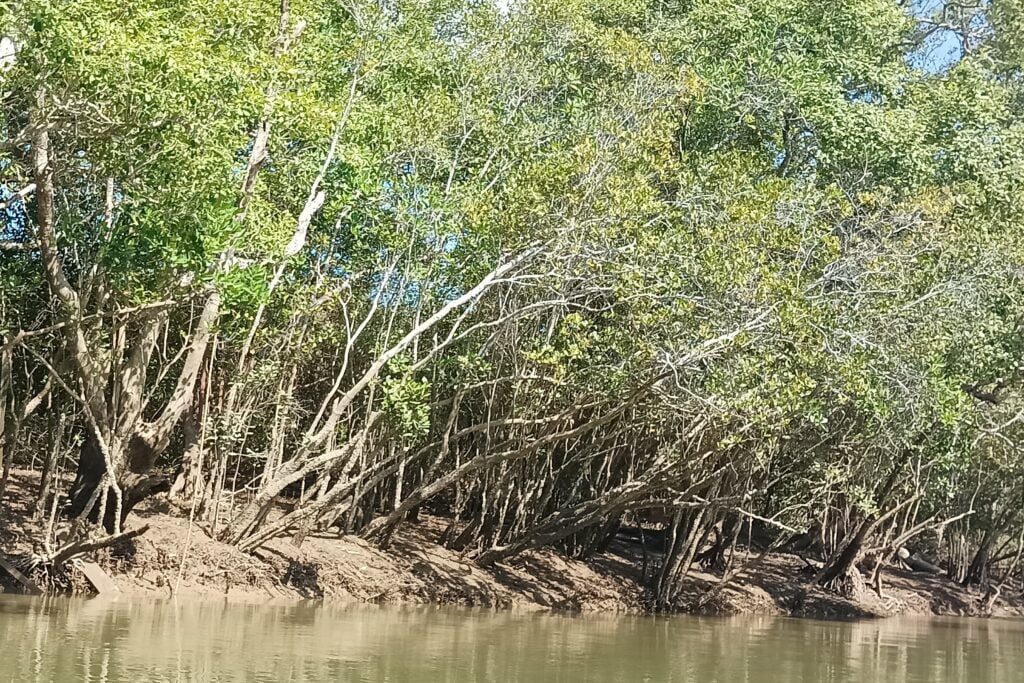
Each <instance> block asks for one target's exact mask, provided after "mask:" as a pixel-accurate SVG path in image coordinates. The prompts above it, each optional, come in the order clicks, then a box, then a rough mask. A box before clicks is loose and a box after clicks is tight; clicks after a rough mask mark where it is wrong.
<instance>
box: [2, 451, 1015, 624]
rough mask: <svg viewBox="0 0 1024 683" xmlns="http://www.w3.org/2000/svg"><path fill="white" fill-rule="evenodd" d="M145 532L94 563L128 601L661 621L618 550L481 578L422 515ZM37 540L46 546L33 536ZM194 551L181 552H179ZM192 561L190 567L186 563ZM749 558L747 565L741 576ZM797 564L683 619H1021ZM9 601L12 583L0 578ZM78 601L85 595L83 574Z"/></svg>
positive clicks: (688, 595) (26, 548)
mask: <svg viewBox="0 0 1024 683" xmlns="http://www.w3.org/2000/svg"><path fill="white" fill-rule="evenodd" d="M33 478H34V477H33V476H32V475H31V473H28V472H24V471H15V472H13V473H12V485H11V487H10V489H9V495H10V499H9V501H8V503H9V506H10V507H9V508H8V510H9V511H10V512H11V513H12V514H11V515H10V517H5V518H4V519H2V520H0V552H2V553H3V554H4V555H6V556H17V555H19V554H27V553H29V552H31V550H32V548H31V545H30V544H31V539H32V538H33V534H36V533H38V532H39V528H40V524H39V523H36V522H34V521H33V520H32V519H31V516H30V514H29V510H28V501H29V500H30V499H31V497H30V495H29V491H30V490H31V487H32V484H33V483H34V482H33V481H32V480H33ZM144 524H148V525H149V527H150V528H149V530H148V531H147V532H146V533H145V534H143V535H142V536H140V537H138V538H136V539H134V540H131V541H127V542H125V543H123V544H121V545H118V546H115V547H112V548H108V549H105V550H102V551H99V552H98V553H96V557H95V561H96V562H97V563H98V564H99V565H100V566H101V567H103V569H104V570H106V572H107V573H108V574H109V576H110V577H111V579H112V580H113V582H114V583H115V584H116V586H117V588H118V590H119V591H120V593H121V594H122V595H125V596H128V597H151V598H165V599H166V598H179V597H180V598H186V599H209V598H218V599H224V598H226V599H228V600H229V601H242V602H247V603H253V602H256V603H259V602H273V603H275V604H289V603H293V602H298V601H302V600H322V601H324V602H325V603H332V604H338V603H388V604H418V605H432V604H434V605H455V606H461V607H483V608H490V609H515V610H525V611H559V612H577V613H621V614H646V613H651V610H650V609H648V607H647V603H646V601H645V589H644V586H643V581H642V566H643V551H642V548H641V547H640V545H639V544H638V543H636V542H635V541H631V540H630V539H628V538H626V537H622V536H620V537H619V538H617V539H616V540H615V541H614V542H613V543H612V544H611V545H610V547H609V548H608V550H607V551H605V552H603V553H599V554H596V555H594V556H593V557H591V558H589V559H587V560H575V559H570V558H566V557H564V556H562V555H561V554H559V553H558V552H556V551H555V550H553V549H550V548H545V549H539V550H533V551H528V552H525V553H523V554H522V555H520V556H517V557H516V558H513V559H512V560H510V561H508V562H502V563H498V564H497V565H495V566H494V567H493V568H489V569H483V568H481V567H479V566H477V565H476V564H474V563H473V562H472V561H471V560H469V559H466V558H464V557H461V556H460V554H459V553H457V552H455V551H452V550H450V549H448V548H445V547H444V546H441V545H438V544H437V542H436V541H437V539H438V538H439V537H440V535H441V533H442V531H443V529H444V527H445V526H446V524H447V522H446V520H444V519H442V518H439V517H433V516H430V515H422V517H421V520H420V521H419V522H417V523H407V524H403V525H402V527H401V528H400V529H399V531H398V533H396V535H395V537H394V540H393V542H392V545H391V546H390V547H389V548H388V549H387V550H380V549H379V548H377V547H375V546H373V545H372V544H370V543H368V542H366V541H364V540H362V539H360V538H358V537H354V536H339V535H338V534H337V533H327V534H311V535H310V536H309V537H307V539H306V540H305V542H304V543H303V544H302V545H301V547H296V546H295V545H294V544H293V543H292V541H291V539H289V538H279V539H274V540H273V541H271V542H269V543H268V544H266V545H265V546H264V547H263V548H261V549H259V550H258V551H256V552H255V553H253V554H247V553H243V552H241V551H239V550H237V549H236V548H234V547H231V546H228V545H225V544H223V543H220V542H219V541H217V540H215V539H212V538H210V537H209V536H208V535H207V533H206V531H205V530H204V529H203V528H202V526H201V525H199V524H194V525H192V528H191V531H190V530H189V523H188V519H187V515H186V517H185V518H182V517H180V516H177V515H175V514H173V512H172V511H171V510H170V509H169V506H168V505H167V503H166V501H162V500H160V499H157V500H155V501H153V502H151V503H150V504H148V505H146V506H144V507H142V509H140V510H139V512H138V513H133V514H132V515H131V516H130V517H129V520H128V524H127V526H128V527H129V528H137V527H139V526H142V525H144ZM36 537H38V536H36ZM183 551H185V552H183ZM182 560H184V561H182ZM743 561H744V558H743V557H742V556H741V557H739V558H738V559H737V562H739V563H742V562H743ZM805 573H806V571H805V565H804V563H803V561H802V560H801V559H799V558H798V557H797V556H796V555H790V554H786V553H775V554H772V555H769V556H767V557H766V558H765V560H764V561H763V562H762V563H761V564H759V565H758V566H757V567H756V568H754V569H753V570H752V571H751V572H750V574H749V575H746V576H744V577H743V578H741V579H739V580H737V582H736V583H735V584H732V585H730V586H729V587H727V588H726V589H724V590H723V591H721V593H720V594H719V595H718V596H716V598H715V599H713V600H712V601H710V602H709V603H708V604H707V605H705V606H704V608H703V609H701V610H698V611H692V610H686V609H680V610H679V613H689V614H697V615H703V616H710V615H715V616H738V615H774V616H788V617H799V618H810V619H826V620H836V619H858V618H885V617H893V616H897V615H907V616H951V617H957V616H961V617H979V616H993V617H1024V599H1022V597H1024V596H1020V595H1018V594H1017V593H1015V592H1011V591H1007V590H1004V591H1003V593H1004V595H1003V596H1002V597H1001V598H1000V599H999V600H998V601H997V602H996V605H995V607H994V609H993V612H992V614H991V615H987V614H983V613H982V612H981V597H982V596H981V593H980V592H979V591H977V590H976V589H968V588H964V587H962V586H959V585H957V584H955V583H953V582H951V581H949V580H947V579H946V578H945V577H944V576H941V575H928V574H921V573H915V572H911V571H907V570H903V569H897V568H887V569H886V570H885V575H884V577H885V579H884V589H883V595H884V596H885V599H884V600H883V599H880V598H879V597H878V596H877V595H876V594H875V593H874V592H873V591H870V590H869V591H866V593H865V596H864V599H863V600H861V601H859V602H854V601H851V600H847V599H845V598H842V597H840V596H837V595H834V594H831V593H828V592H825V591H823V590H820V589H817V588H814V587H811V586H809V585H808V584H807V577H806V576H805ZM718 580H719V577H718V576H716V575H713V574H710V573H706V572H704V571H700V570H698V571H692V572H691V574H690V575H689V577H688V579H687V581H686V585H685V590H684V593H683V595H682V596H681V599H680V604H681V606H685V605H688V604H692V603H693V602H694V601H696V599H697V598H698V597H699V596H700V595H701V594H703V593H704V592H705V591H706V590H707V589H709V588H711V587H712V586H714V585H715V584H716V583H717V582H718ZM0 587H2V588H3V590H4V592H11V591H12V588H15V587H16V584H15V582H14V581H13V580H12V579H10V577H9V576H7V574H6V572H2V571H0ZM71 588H72V589H73V590H74V591H75V592H79V593H85V592H88V590H89V588H90V587H89V585H88V583H87V582H86V581H85V579H84V577H82V576H81V575H80V572H79V571H77V570H75V571H73V572H72V576H71Z"/></svg>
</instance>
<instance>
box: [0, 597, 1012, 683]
mask: <svg viewBox="0 0 1024 683" xmlns="http://www.w3.org/2000/svg"><path fill="white" fill-rule="evenodd" d="M0 639H2V643H3V644H2V648H3V655H2V656H0V680H9V681H32V680H35V681H68V680H84V681H101V682H104V683H106V682H108V681H110V682H113V681H142V680H145V681H305V680H332V681H416V682H419V681H430V682H442V681H451V682H453V683H456V682H457V683H465V682H469V681H473V682H476V681H530V682H531V683H542V682H548V681H551V682H559V681H616V682H619V681H658V682H675V681H695V682H696V681H700V682H701V683H709V682H714V681H723V682H724V681H730V682H738V681H742V682H750V683H771V682H773V681H786V682H799V681H808V682H814V683H823V682H829V681H887V682H894V683H897V682H903V681H927V682H928V683H941V682H944V681H972V682H975V681H991V682H993V683H1004V682H1006V683H1009V682H1010V681H1013V682H1014V683H1017V682H1019V681H1020V680H1022V679H1021V671H1024V624H1022V623H1021V622H1010V621H977V620H947V621H941V620H887V621H868V622H855V623H826V622H812V621H798V620H792V619H777V618H769V617H762V618H749V619H697V618H684V617H679V618H658V619H655V618H648V617H613V616H591V615H588V616H579V617H576V616H561V615H543V614H525V613H510V612H497V613H494V612H474V611H465V610H448V609H440V608H432V607H405V608H401V607H383V608H377V607H369V606H357V607H339V606H326V607H325V606H319V605H312V604H300V605H287V606H268V605H244V604H228V603H213V602H153V601H148V602H141V601H129V600H120V601H108V600H100V599H95V600H67V599H57V598H49V599H39V598H34V599H33V598H21V597H14V596H0Z"/></svg>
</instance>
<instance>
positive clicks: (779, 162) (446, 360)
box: [0, 0, 1024, 607]
mask: <svg viewBox="0 0 1024 683" xmlns="http://www.w3.org/2000/svg"><path fill="white" fill-rule="evenodd" d="M2 11H3V26H2V33H3V35H4V36H5V41H6V43H5V44H7V45H10V46H11V49H10V54H9V55H8V56H7V57H4V60H3V61H4V66H3V71H2V72H0V78H2V86H0V89H2V97H3V100H2V109H0V116H2V126H0V136H2V145H3V147H2V151H0V192H2V197H3V198H2V201H3V207H4V211H5V213H4V214H3V215H2V216H0V219H2V223H0V247H2V249H0V333H2V335H3V337H2V341H3V346H2V347H0V360H2V364H0V365H2V367H0V370H2V378H0V407H2V408H3V410H2V411H0V444H2V446H0V448H3V453H4V464H5V467H4V480H5V481H6V478H7V472H8V469H9V468H10V466H11V464H12V463H20V464H24V465H28V464H30V463H32V464H35V463H38V466H39V467H40V468H41V469H42V483H41V488H40V491H39V499H38V501H37V505H38V512H39V514H40V515H41V516H43V517H45V516H46V515H47V514H48V512H49V510H50V509H51V508H52V507H53V506H54V505H56V504H57V503H60V504H62V505H64V506H65V511H66V513H67V515H68V516H69V518H71V519H72V520H73V521H74V525H73V533H72V535H73V536H74V535H76V534H77V535H79V536H81V537H83V538H84V537H85V536H88V535H90V534H92V535H93V536H95V535H96V534H97V533H99V532H98V530H97V529H96V528H94V527H92V526H90V524H89V520H90V519H91V520H92V522H93V523H97V524H99V523H102V525H101V526H105V527H106V531H107V533H112V534H117V533H122V528H121V526H122V524H123V523H124V522H125V521H126V519H127V515H128V513H129V511H130V510H131V509H132V508H133V507H134V506H135V505H136V504H137V503H139V502H141V501H142V500H144V499H145V498H147V497H149V496H151V495H153V494H155V493H157V492H160V491H167V490H168V489H169V495H170V496H171V497H172V499H173V500H175V501H177V502H178V503H179V504H180V506H181V508H182V509H183V510H184V511H186V513H188V514H192V515H194V516H196V517H197V518H198V519H200V520H202V522H203V523H204V524H206V525H208V527H209V529H210V531H211V533H214V534H217V535H219V536H220V537H221V538H222V539H224V540H226V541H228V542H230V543H233V544H237V545H238V546H240V547H242V548H243V549H254V548H256V547H258V546H259V545H260V544H262V543H265V542H266V541H267V540H268V539H270V538H273V537H275V536H280V535H292V536H294V537H295V538H296V541H297V542H301V540H302V538H303V537H304V536H305V535H306V534H308V533H311V532H313V531H323V530H328V529H332V528H334V529H340V531H341V532H342V533H359V534H363V535H364V536H366V537H368V538H372V539H374V540H376V541H377V542H378V543H380V544H382V545H386V544H387V543H388V542H389V539H390V538H391V535H392V533H393V532H394V530H395V528H396V527H397V526H398V525H400V524H402V523H404V522H407V521H408V520H410V519H415V517H416V515H417V514H418V513H419V512H420V510H421V509H426V510H427V511H430V512H433V513H436V514H439V515H443V516H444V517H445V518H446V519H447V520H448V521H449V529H448V531H447V532H446V533H445V535H444V539H443V541H444V542H445V543H448V544H451V545H452V546H454V547H459V548H463V549H465V550H466V551H467V552H468V553H471V554H472V555H473V556H474V557H475V558H476V560H477V561H478V562H480V563H481V564H489V563H493V562H497V561H500V560H503V559H506V558H509V557H511V556H513V555H515V554H516V553H519V552H522V551H523V550H525V549H528V548H531V547H535V546H538V545H541V544H545V545H547V544H555V545H558V546H559V547H561V548H563V549H564V550H565V551H566V552H570V553H573V554H577V555H585V554H587V553H590V552H594V551H595V550H597V549H599V548H601V547H602V546H603V544H604V543H606V542H607V540H608V539H609V538H610V537H611V536H612V535H613V534H614V533H615V532H616V530H617V529H618V528H619V526H620V525H621V524H623V523H629V524H635V523H641V524H651V523H655V524H663V525H665V527H666V529H667V530H668V531H669V533H668V534H667V535H666V540H665V543H664V548H662V549H661V550H663V553H662V555H661V557H662V559H661V560H660V564H659V566H658V567H657V568H656V569H655V570H654V571H653V576H652V577H651V579H650V580H651V586H652V596H653V598H654V600H655V601H656V602H657V603H658V604H659V605H661V606H664V607H668V606H670V605H672V604H673V603H674V601H675V597H676V594H677V592H678V586H679V583H680V581H681V580H683V579H684V577H685V575H686V573H687V572H688V571H689V569H690V567H691V566H692V565H694V563H696V562H698V561H703V562H705V564H706V565H707V566H713V567H717V568H718V569H719V570H722V571H727V570H729V569H731V567H732V564H733V562H732V559H731V558H732V550H731V549H732V548H734V547H735V545H736V543H737V539H738V538H740V537H741V535H742V537H744V538H747V537H748V536H750V537H753V536H759V537H761V538H762V543H765V544H769V545H768V547H777V546H780V545H782V544H783V543H789V544H790V547H796V546H795V545H794V544H797V545H800V544H802V545H801V547H808V548H810V549H811V550H809V551H808V552H817V553H818V554H819V555H820V558H821V560H822V562H823V567H822V570H821V572H820V574H819V576H818V577H817V578H818V580H819V581H820V582H821V583H823V584H826V585H829V586H834V587H839V588H843V589H845V590H850V589H853V588H856V583H857V580H856V578H851V577H854V576H855V575H857V570H856V566H858V565H860V566H861V567H862V568H864V567H865V565H866V563H867V565H868V566H870V563H871V561H872V560H873V561H874V565H875V566H881V565H882V564H883V563H884V562H887V561H889V560H890V559H891V558H893V557H894V556H895V554H896V553H897V551H898V550H900V549H901V548H902V547H903V546H905V545H909V546H910V547H911V548H912V549H914V548H917V549H920V550H922V551H926V552H927V553H928V554H930V555H931V556H936V557H938V556H941V557H943V558H946V560H947V562H948V565H949V570H950V572H951V574H953V575H954V576H955V577H956V578H958V579H960V580H964V581H973V582H987V581H990V580H995V579H993V578H991V577H993V576H998V577H1002V578H1005V574H1006V572H1007V571H1012V568H1009V569H1008V567H1009V565H1010V564H1014V565H1015V564H1016V562H1017V560H1019V556H1020V552H1019V549H1020V547H1021V539H1020V534H1021V530H1022V529H1024V526H1022V525H1024V460H1022V458H1021V451H1020V430H1021V429H1022V427H1024V424H1022V421H1021V419H1020V417H1021V414H1022V413H1021V412H1020V411H1021V403H1020V399H1019V380H1020V375H1021V372H1022V361H1024V356H1022V350H1024V336H1022V325H1024V296H1022V294H1024V291H1022V277H1024V271H1022V265H1024V193H1022V189H1024V187H1022V181H1024V118H1022V110H1024V80H1022V79H1024V75H1022V74H1024V72H1022V68H1024V61H1022V60H1024V50H1022V49H1021V43H1020V40H1019V38H1018V35H1019V33H1020V27H1021V22H1022V17H1024V6H1022V5H1021V4H1020V1H1019V0H992V1H991V2H979V3H973V4H972V3H969V2H957V3H952V2H950V3H942V2H926V3H916V4H912V5H911V4H908V3H905V2H897V1H896V0H844V1H842V2H828V3H824V2H817V1H810V0H785V1H782V0H759V1H757V2H752V1H747V0H732V1H730V2H723V1H722V0H678V1H670V2H646V1H645V0H599V1H596V2H583V1H582V0H559V1H557V2H556V1H554V0H508V1H506V2H497V3H495V2H489V1H487V0H478V1H472V2H466V1H463V0H409V1H407V0H401V1H399V0H389V1H386V2H362V0H352V1H351V2H338V1H335V0H283V2H280V3H278V2H265V1H262V0H244V1H242V2H206V3H194V2H173V1H168V0H139V1H137V2H132V3H128V4H127V5H126V4H125V3H123V2H112V1H110V0H77V1H69V0H21V1H19V0H15V1H13V2H8V3H4V5H3V10H2ZM65 469H68V470H69V471H70V470H74V471H75V472H76V475H77V476H76V479H75V483H74V484H73V486H72V488H71V490H70V492H69V494H68V495H67V496H64V491H63V490H60V489H61V486H63V485H62V484H57V483H55V482H58V481H60V479H59V478H58V475H59V474H60V473H62V472H64V471H65ZM0 486H2V485H0ZM2 490H3V489H2V488H0V496H2V495H3V494H2ZM53 501H56V502H53ZM282 503H287V505H285V506H283V507H282ZM0 513H2V502H0ZM129 525H130V524H129ZM808 529H809V530H810V531H808V532H807V534H804V536H800V537H796V538H795V537H794V532H803V531H804V530H808ZM936 531H937V532H938V533H937V534H936V533H934V532H936ZM747 532H749V533H747ZM926 532H928V533H926ZM1015 553H1016V560H1015V559H1014V557H1015ZM57 557H60V556H59V554H58V556H57ZM51 559H53V558H51ZM999 568H1001V569H1000V570H999V571H996V572H995V573H993V570H994V569H999ZM876 574H877V572H876Z"/></svg>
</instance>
